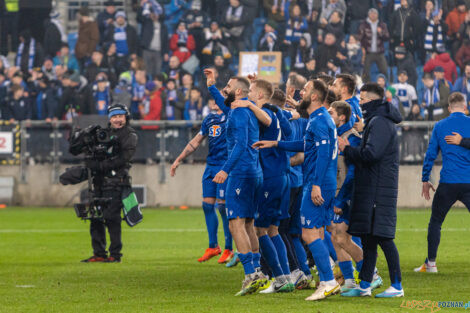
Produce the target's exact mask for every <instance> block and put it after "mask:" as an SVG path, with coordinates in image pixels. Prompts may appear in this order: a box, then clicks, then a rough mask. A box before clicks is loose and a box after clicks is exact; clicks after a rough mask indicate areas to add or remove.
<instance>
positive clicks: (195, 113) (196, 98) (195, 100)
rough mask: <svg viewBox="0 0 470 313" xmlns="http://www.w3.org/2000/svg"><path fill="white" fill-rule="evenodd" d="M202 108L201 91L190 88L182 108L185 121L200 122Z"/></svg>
mask: <svg viewBox="0 0 470 313" xmlns="http://www.w3.org/2000/svg"><path fill="white" fill-rule="evenodd" d="M203 107H204V106H203V103H202V92H201V90H200V89H198V88H197V87H193V88H191V91H190V92H189V98H188V100H186V103H185V106H184V119H185V120H186V121H200V120H202V111H203Z"/></svg>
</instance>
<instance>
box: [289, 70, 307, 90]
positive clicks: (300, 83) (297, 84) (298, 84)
mask: <svg viewBox="0 0 470 313" xmlns="http://www.w3.org/2000/svg"><path fill="white" fill-rule="evenodd" d="M306 82H307V79H306V78H305V77H303V76H302V75H300V74H297V73H293V74H291V75H289V78H288V79H287V83H288V84H289V85H291V86H293V87H294V88H295V89H296V90H301V89H302V88H304V85H305V83H306Z"/></svg>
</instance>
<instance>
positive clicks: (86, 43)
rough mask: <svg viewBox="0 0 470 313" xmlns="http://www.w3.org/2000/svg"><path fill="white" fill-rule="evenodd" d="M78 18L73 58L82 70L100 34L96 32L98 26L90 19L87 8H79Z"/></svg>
mask: <svg viewBox="0 0 470 313" xmlns="http://www.w3.org/2000/svg"><path fill="white" fill-rule="evenodd" d="M78 18H79V25H78V38H77V43H76V44H75V56H76V57H77V59H78V62H79V63H80V68H82V69H83V68H84V67H85V64H86V62H88V61H89V59H90V57H91V54H92V53H93V51H95V49H96V46H97V45H98V42H99V40H100V32H99V30H98V24H97V23H96V22H95V21H94V19H93V18H92V17H90V11H89V9H88V7H81V8H80V10H79V11H78Z"/></svg>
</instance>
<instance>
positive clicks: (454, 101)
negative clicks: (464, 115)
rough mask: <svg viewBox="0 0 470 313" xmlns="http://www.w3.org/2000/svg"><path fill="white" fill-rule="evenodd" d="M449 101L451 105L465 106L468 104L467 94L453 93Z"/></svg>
mask: <svg viewBox="0 0 470 313" xmlns="http://www.w3.org/2000/svg"><path fill="white" fill-rule="evenodd" d="M448 102H449V106H450V107H455V106H461V105H462V104H463V106H466V104H465V96H464V95H463V94H462V93H460V92H453V93H451V94H450V96H449V99H448Z"/></svg>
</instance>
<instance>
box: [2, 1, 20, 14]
mask: <svg viewBox="0 0 470 313" xmlns="http://www.w3.org/2000/svg"><path fill="white" fill-rule="evenodd" d="M5 8H6V9H7V12H8V13H16V12H18V11H19V5H18V0H5Z"/></svg>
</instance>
